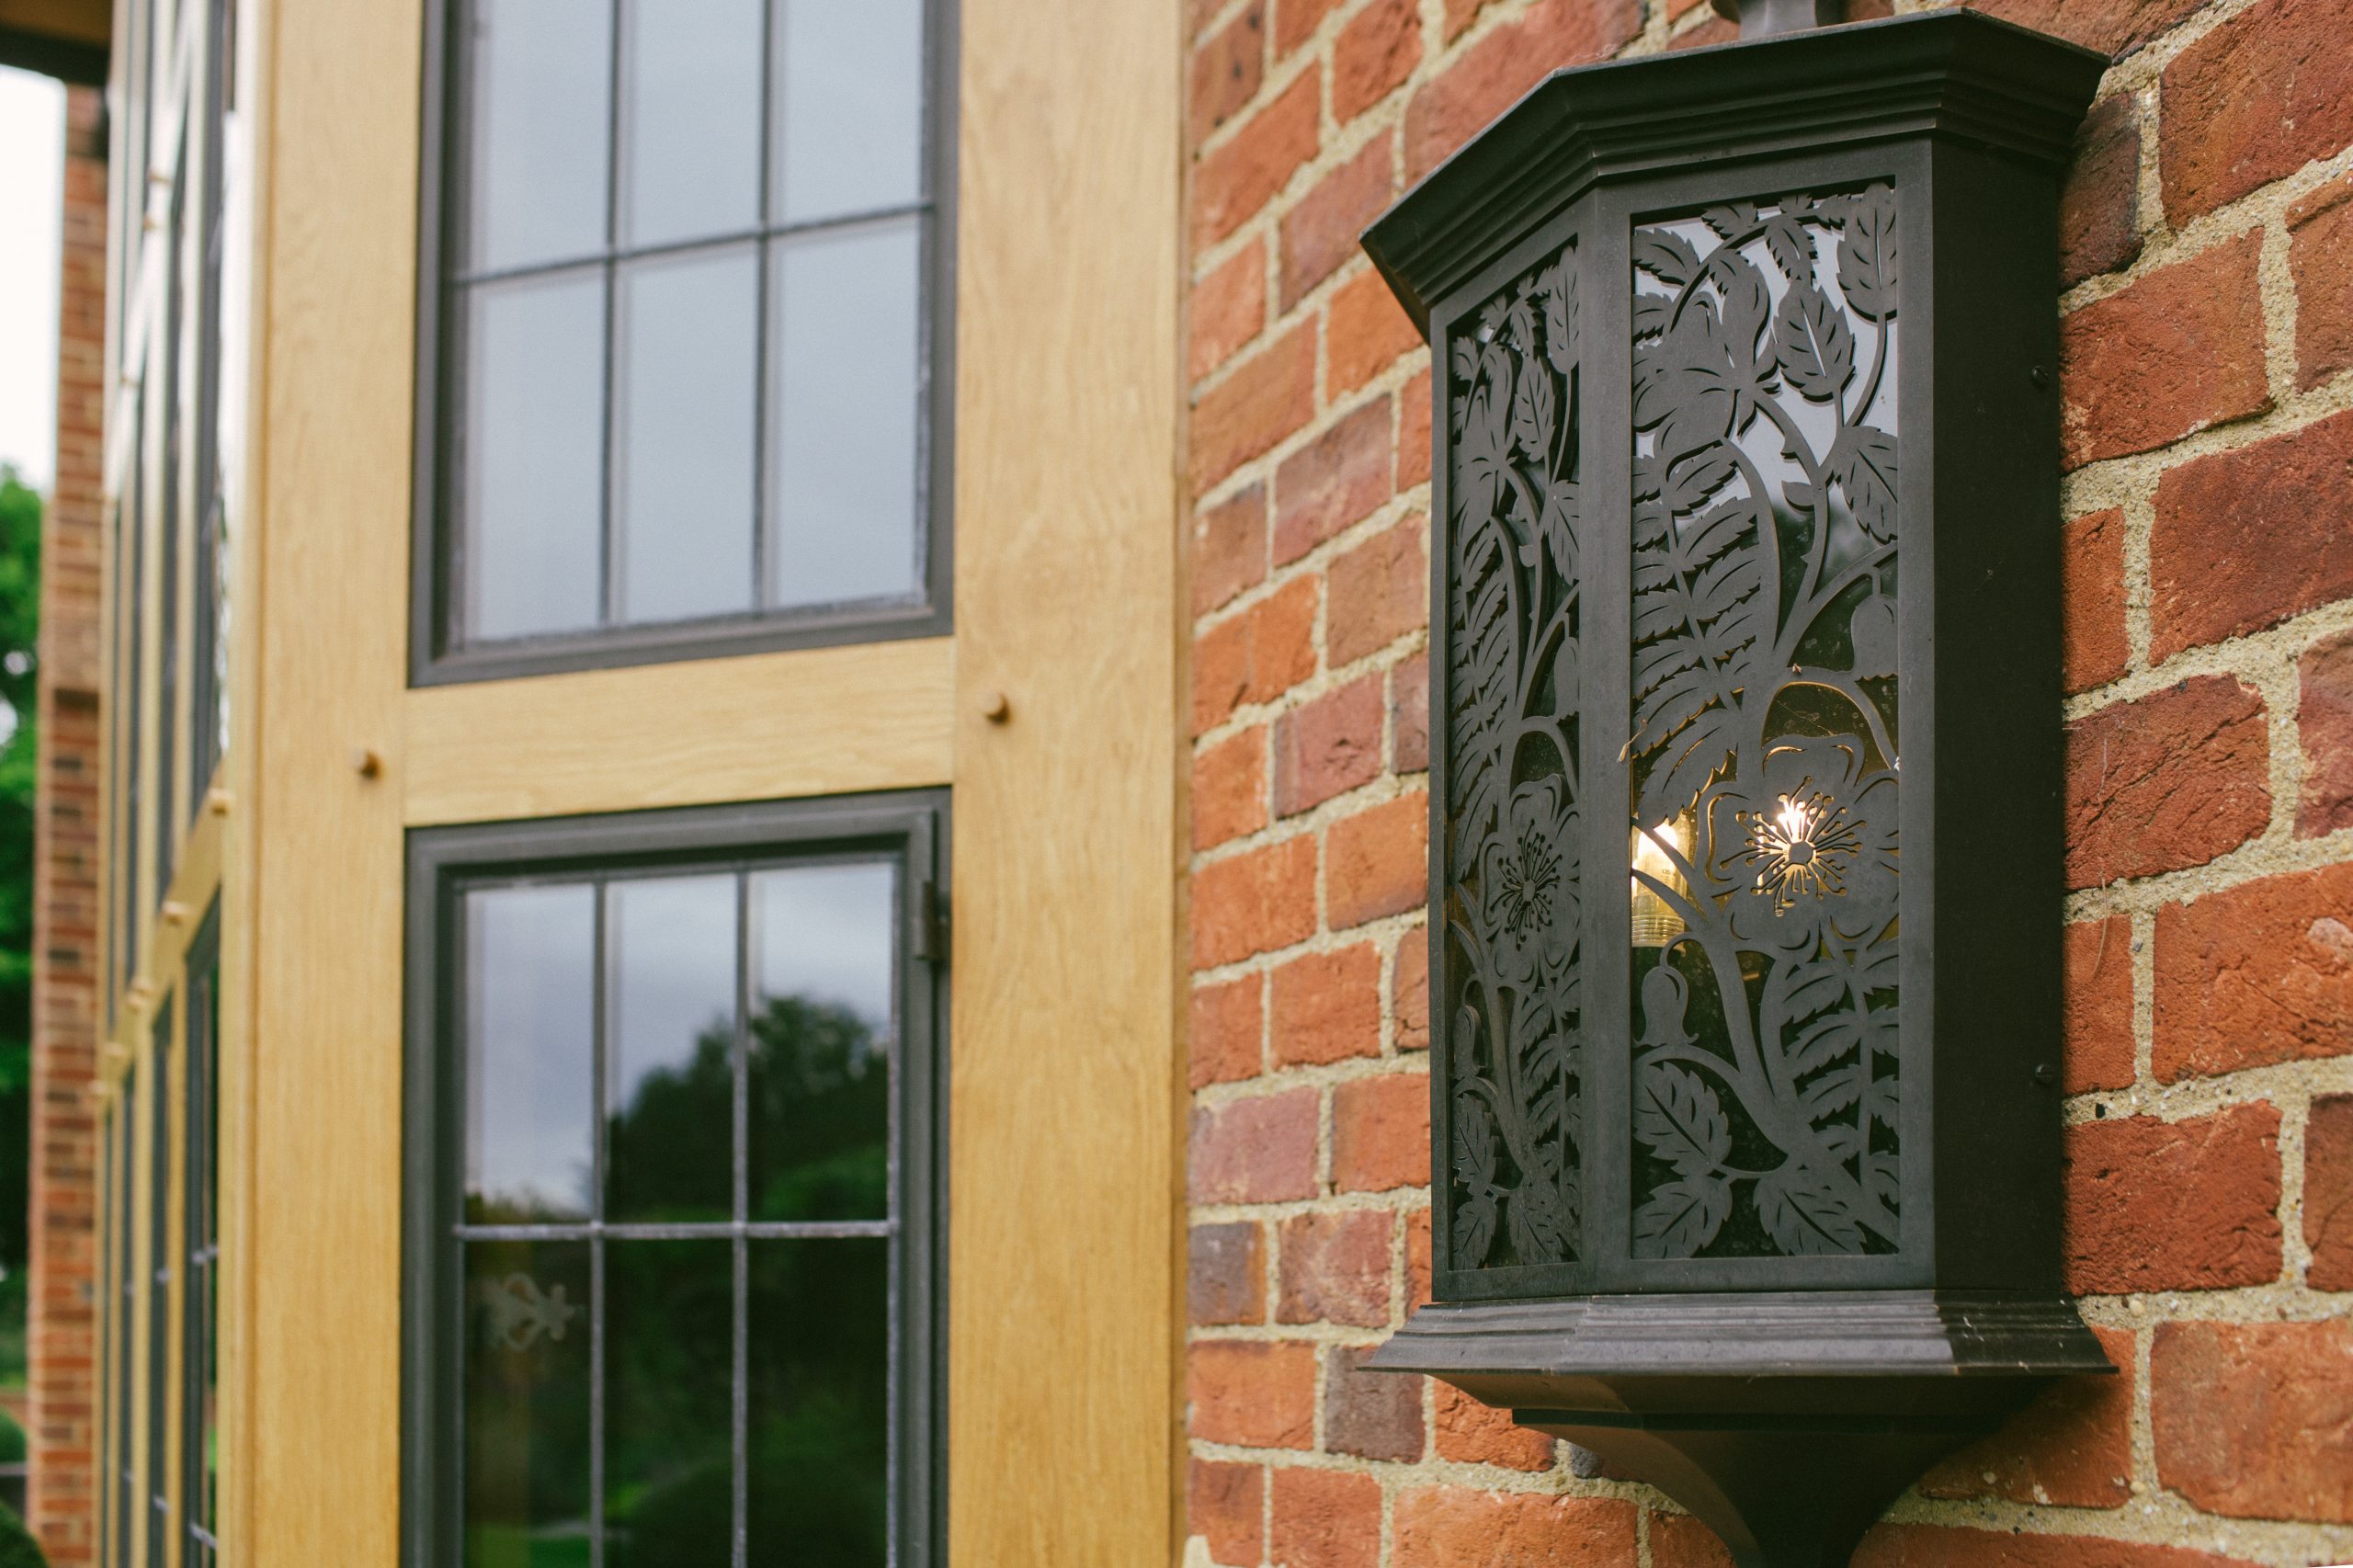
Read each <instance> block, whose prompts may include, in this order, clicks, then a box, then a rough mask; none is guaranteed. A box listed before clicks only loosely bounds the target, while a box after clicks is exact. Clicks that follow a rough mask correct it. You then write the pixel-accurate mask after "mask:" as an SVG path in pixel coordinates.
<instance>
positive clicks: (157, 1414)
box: [125, 1002, 172, 1562]
mask: <svg viewBox="0 0 2353 1568" xmlns="http://www.w3.org/2000/svg"><path fill="white" fill-rule="evenodd" d="M148 1062H149V1068H150V1071H151V1073H152V1074H153V1080H152V1084H151V1086H150V1090H149V1093H148V1096H147V1121H148V1129H147V1137H148V1144H147V1150H148V1153H147V1246H146V1248H145V1253H146V1263H147V1269H146V1274H147V1415H146V1419H145V1420H144V1421H143V1422H142V1426H143V1427H144V1429H145V1431H146V1433H147V1452H146V1455H145V1460H146V1464H145V1469H146V1477H147V1483H146V1493H147V1555H146V1558H145V1561H146V1562H163V1561H164V1549H165V1546H166V1545H167V1544H168V1543H169V1542H170V1540H171V1538H172V1491H171V1476H170V1472H169V1471H167V1470H166V1469H165V1442H164V1431H165V1421H166V1420H167V1419H168V1417H169V1406H170V1403H171V1379H170V1377H169V1374H168V1368H169V1366H170V1363H171V1354H170V1353H171V1323H172V1255H171V1251H170V1248H169V1245H168V1238H169V1237H170V1235H171V1221H172V1097H171V1095H170V1094H169V1092H168V1088H169V1085H170V1084H171V1081H172V1006H171V1004H170V1003H169V1002H166V1003H165V1005H164V1006H162V1007H160V1008H159V1009H157V1011H156V1014H155V1032H154V1053H153V1055H152V1056H151V1057H149V1059H148ZM128 1304H129V1301H128V1298H126V1299H125V1305H128Z"/></svg>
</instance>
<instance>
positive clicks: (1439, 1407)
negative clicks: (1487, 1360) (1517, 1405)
mask: <svg viewBox="0 0 2353 1568" xmlns="http://www.w3.org/2000/svg"><path fill="white" fill-rule="evenodd" d="M1430 1416H1431V1422H1430V1425H1431V1432H1432V1435H1433V1436H1434V1437H1436V1438H1437V1440H1438V1458H1440V1459H1442V1460H1456V1461H1457V1462H1458V1463H1461V1464H1493V1465H1501V1466H1503V1467H1504V1468H1505V1469H1506V1470H1526V1471H1539V1470H1550V1469H1552V1438H1550V1437H1546V1436H1545V1435H1544V1434H1543V1433H1541V1432H1539V1431H1536V1430H1534V1429H1533V1428H1531V1427H1528V1426H1520V1425H1518V1423H1517V1422H1515V1421H1513V1420H1512V1418H1511V1412H1510V1411H1508V1410H1497V1409H1496V1408H1495V1406H1494V1405H1492V1404H1482V1403H1479V1402H1478V1401H1477V1400H1475V1399H1472V1397H1471V1396H1470V1395H1469V1394H1467V1393H1464V1392H1462V1391H1461V1389H1458V1388H1454V1387H1452V1386H1450V1385H1449V1384H1446V1383H1441V1382H1438V1381H1432V1382H1431V1384H1430Z"/></svg>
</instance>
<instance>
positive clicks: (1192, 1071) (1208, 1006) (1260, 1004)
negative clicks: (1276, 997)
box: [1186, 974, 1267, 1089]
mask: <svg viewBox="0 0 2353 1568" xmlns="http://www.w3.org/2000/svg"><path fill="white" fill-rule="evenodd" d="M1266 985H1267V982H1266V978H1265V977H1264V976H1263V975H1256V974H1245V975H1244V976H1243V977H1242V978H1241V979H1239V980H1235V981H1229V982H1228V983H1225V984H1223V985H1204V986H1202V987H1200V988H1199V990H1197V991H1195V992H1194V993H1193V996H1192V1005H1191V1006H1190V1007H1189V1008H1188V1028H1187V1030H1186V1032H1187V1034H1188V1037H1189V1038H1188V1042H1187V1046H1188V1066H1189V1070H1188V1074H1187V1078H1188V1082H1189V1083H1190V1084H1191V1085H1192V1086H1193V1087H1194V1088H1197V1089H1198V1088H1199V1087H1201V1086H1202V1085H1204V1084H1226V1083H1232V1082H1233V1081H1234V1080H1235V1079H1237V1078H1249V1077H1254V1076H1256V1074H1257V1072H1258V1066H1259V1036H1260V1035H1261V1034H1262V1033H1263V1032H1264V1012H1265V1002H1264V999H1263V993H1264V992H1265V990H1266Z"/></svg>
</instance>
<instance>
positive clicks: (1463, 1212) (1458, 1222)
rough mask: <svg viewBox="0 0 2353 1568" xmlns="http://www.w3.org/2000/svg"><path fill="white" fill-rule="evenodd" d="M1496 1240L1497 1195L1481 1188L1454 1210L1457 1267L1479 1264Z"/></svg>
mask: <svg viewBox="0 0 2353 1568" xmlns="http://www.w3.org/2000/svg"><path fill="white" fill-rule="evenodd" d="M1494 1244H1495V1193H1494V1192H1493V1191H1487V1192H1482V1193H1480V1194H1479V1195H1478V1196H1476V1197H1475V1198H1472V1199H1469V1200H1468V1201H1466V1202H1465V1203H1463V1204H1462V1205H1461V1207H1460V1208H1458V1209H1456V1210H1455V1211H1454V1267H1457V1268H1476V1267H1479V1266H1480V1265H1481V1264H1483V1263H1484V1262H1486V1261H1487V1249H1488V1248H1489V1247H1491V1246H1493V1245H1494Z"/></svg>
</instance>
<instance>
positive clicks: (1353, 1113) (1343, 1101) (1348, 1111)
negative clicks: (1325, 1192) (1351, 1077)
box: [1332, 1073, 1430, 1192]
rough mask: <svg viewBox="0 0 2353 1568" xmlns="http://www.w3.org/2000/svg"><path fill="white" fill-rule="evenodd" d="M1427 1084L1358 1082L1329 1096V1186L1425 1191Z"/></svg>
mask: <svg viewBox="0 0 2353 1568" xmlns="http://www.w3.org/2000/svg"><path fill="white" fill-rule="evenodd" d="M1429 1180H1430V1081H1429V1077H1428V1075H1427V1074H1421V1073H1390V1074H1383V1075H1382V1076H1381V1077H1378V1078H1359V1079H1357V1080H1356V1081H1355V1082H1353V1083H1347V1084H1342V1085H1339V1087H1337V1088H1336V1089H1334V1090H1333V1091H1332V1186H1333V1187H1334V1188H1335V1189H1336V1190H1337V1191H1341V1192H1386V1191H1389V1190H1391V1189H1392V1188H1394V1187H1427V1186H1428V1185H1429Z"/></svg>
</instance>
